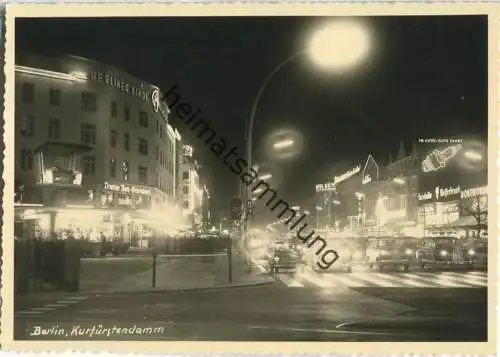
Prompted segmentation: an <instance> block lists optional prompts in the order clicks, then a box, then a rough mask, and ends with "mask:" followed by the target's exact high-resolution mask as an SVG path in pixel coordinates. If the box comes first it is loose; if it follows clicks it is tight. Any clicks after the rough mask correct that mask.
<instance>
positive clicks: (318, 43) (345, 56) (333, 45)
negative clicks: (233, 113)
mask: <svg viewBox="0 0 500 357" xmlns="http://www.w3.org/2000/svg"><path fill="white" fill-rule="evenodd" d="M369 50H370V36H369V32H368V29H367V28H366V27H365V26H364V25H362V24H361V23H359V22H357V21H352V20H349V21H345V20H344V21H343V20H337V21H334V22H332V23H329V24H328V25H326V26H323V28H322V29H320V30H318V31H315V33H314V34H313V36H312V37H311V39H310V41H309V43H308V45H307V46H306V48H305V49H303V50H301V51H299V52H297V53H295V54H292V55H291V56H289V57H287V58H285V59H284V60H283V61H282V62H280V63H279V64H278V65H277V66H276V67H275V68H274V69H273V70H272V71H271V72H270V73H269V74H268V75H267V77H266V78H265V79H264V81H263V82H262V84H261V86H260V88H259V91H258V92H257V95H256V97H255V99H254V102H253V106H252V111H251V113H250V117H249V119H248V126H247V131H246V145H247V147H246V149H247V150H246V152H247V163H248V164H249V165H250V167H251V166H252V163H253V126H254V121H255V113H256V111H257V106H258V104H259V100H260V97H261V96H262V94H263V93H264V90H265V88H266V86H267V84H268V83H269V81H270V80H271V78H272V77H273V76H274V75H275V74H276V73H277V72H278V71H279V70H280V69H281V68H283V67H284V66H285V65H286V64H288V63H290V62H292V61H293V60H295V59H297V58H298V57H300V56H302V55H303V54H309V58H310V59H311V60H312V62H313V63H314V64H315V65H316V66H317V67H320V68H323V69H330V70H334V71H339V72H342V71H343V70H345V69H348V68H352V67H353V66H355V65H357V64H359V63H360V62H361V61H362V60H363V59H365V58H366V57H367V54H368V52H369ZM276 144H278V143H275V145H274V147H275V148H277V149H280V147H279V146H281V145H285V146H284V147H288V146H291V145H293V142H291V143H290V142H288V143H286V144H284V143H283V144H281V145H278V147H276ZM243 193H244V195H245V196H246V197H245V200H246V199H247V197H248V194H249V192H248V190H246V189H243ZM243 216H245V217H246V215H243ZM246 224H248V222H246V221H245V226H244V228H243V229H244V232H246V231H247V230H248V227H247V226H246Z"/></svg>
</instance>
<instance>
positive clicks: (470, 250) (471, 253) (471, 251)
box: [468, 249, 476, 255]
mask: <svg viewBox="0 0 500 357" xmlns="http://www.w3.org/2000/svg"><path fill="white" fill-rule="evenodd" d="M468 253H469V255H474V254H475V253H476V252H474V249H469V252H468Z"/></svg>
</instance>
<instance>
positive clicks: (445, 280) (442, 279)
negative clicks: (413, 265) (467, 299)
mask: <svg viewBox="0 0 500 357" xmlns="http://www.w3.org/2000/svg"><path fill="white" fill-rule="evenodd" d="M420 275H424V276H430V277H431V278H435V279H436V280H437V283H438V285H441V286H447V287H450V288H467V287H470V285H467V284H458V283H454V282H453V281H452V280H451V279H450V278H449V277H447V276H443V275H435V274H432V273H420Z"/></svg>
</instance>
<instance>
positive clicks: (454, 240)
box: [416, 236, 477, 268]
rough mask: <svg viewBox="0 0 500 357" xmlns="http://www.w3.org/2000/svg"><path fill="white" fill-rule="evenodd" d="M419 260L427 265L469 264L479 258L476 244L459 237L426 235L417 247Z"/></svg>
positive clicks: (421, 263)
mask: <svg viewBox="0 0 500 357" xmlns="http://www.w3.org/2000/svg"><path fill="white" fill-rule="evenodd" d="M416 256H417V260H418V262H419V264H420V266H421V267H422V268H424V267H425V266H444V265H446V266H469V267H471V266H472V265H473V264H474V262H475V261H476V260H477V256H476V249H475V246H474V244H473V243H472V242H471V241H469V240H466V239H460V238H458V237H446V236H436V237H424V238H421V239H420V241H419V243H418V247H417V254H416Z"/></svg>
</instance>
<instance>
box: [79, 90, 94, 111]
mask: <svg viewBox="0 0 500 357" xmlns="http://www.w3.org/2000/svg"><path fill="white" fill-rule="evenodd" d="M82 110H85V111H88V112H95V111H96V110H97V96H96V95H95V94H94V93H90V92H82Z"/></svg>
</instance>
